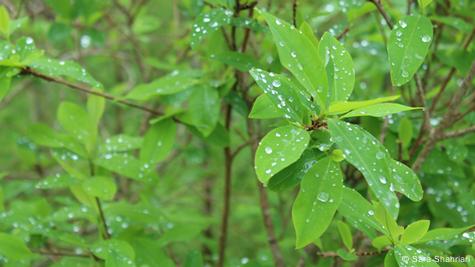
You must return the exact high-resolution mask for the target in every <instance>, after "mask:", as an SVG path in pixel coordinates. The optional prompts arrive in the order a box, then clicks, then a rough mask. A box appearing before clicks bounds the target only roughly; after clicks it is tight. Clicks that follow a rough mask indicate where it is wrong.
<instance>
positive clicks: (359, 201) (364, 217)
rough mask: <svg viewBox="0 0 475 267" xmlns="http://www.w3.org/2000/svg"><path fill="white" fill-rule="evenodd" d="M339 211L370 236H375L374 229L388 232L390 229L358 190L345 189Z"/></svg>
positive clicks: (384, 232) (354, 225)
mask: <svg viewBox="0 0 475 267" xmlns="http://www.w3.org/2000/svg"><path fill="white" fill-rule="evenodd" d="M338 212H339V213H341V215H343V216H344V217H345V218H346V220H347V221H348V222H349V223H350V224H351V225H352V226H353V227H355V228H357V229H359V230H361V231H362V232H364V233H365V234H366V235H368V236H374V233H373V230H377V231H379V232H380V233H383V234H388V231H387V230H386V229H384V228H383V227H382V225H381V224H380V223H379V222H378V220H376V218H375V216H374V209H373V206H371V204H370V203H369V202H368V201H367V200H366V199H365V198H363V197H362V196H361V195H360V194H359V193H358V192H357V191H356V190H354V189H350V188H344V189H343V198H342V201H341V204H340V206H339V207H338Z"/></svg>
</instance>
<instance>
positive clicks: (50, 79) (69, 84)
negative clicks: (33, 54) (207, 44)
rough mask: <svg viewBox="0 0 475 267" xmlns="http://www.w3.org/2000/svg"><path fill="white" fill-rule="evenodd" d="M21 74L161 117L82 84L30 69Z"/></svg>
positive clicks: (156, 113)
mask: <svg viewBox="0 0 475 267" xmlns="http://www.w3.org/2000/svg"><path fill="white" fill-rule="evenodd" d="M22 74H30V75H33V76H35V77H37V78H40V79H42V80H45V81H48V82H54V83H58V84H62V85H65V86H67V87H69V88H71V89H74V90H77V91H80V92H83V93H86V94H90V95H96V96H100V97H103V98H105V99H107V100H111V101H113V102H117V103H120V104H123V105H126V106H129V107H131V108H135V109H139V110H142V111H145V112H148V113H152V114H154V115H157V116H160V115H163V113H162V112H159V111H157V110H154V109H151V108H149V107H146V106H142V105H139V104H135V103H133V102H130V101H128V100H125V99H121V98H118V97H115V96H113V95H109V94H107V93H104V92H100V91H97V90H94V89H93V88H91V87H88V86H86V85H83V84H76V83H72V82H69V81H66V80H64V79H61V78H57V77H52V76H48V75H46V74H43V73H41V72H39V71H37V70H34V69H32V68H30V67H25V68H23V69H22Z"/></svg>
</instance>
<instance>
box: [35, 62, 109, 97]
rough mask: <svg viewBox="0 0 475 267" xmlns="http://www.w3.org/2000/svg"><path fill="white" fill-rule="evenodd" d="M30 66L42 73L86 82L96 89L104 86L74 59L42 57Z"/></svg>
mask: <svg viewBox="0 0 475 267" xmlns="http://www.w3.org/2000/svg"><path fill="white" fill-rule="evenodd" d="M29 66H30V67H31V68H33V69H34V70H36V71H39V72H41V73H42V74H45V75H48V76H52V77H56V78H67V79H70V80H72V81H76V82H81V83H85V84H87V85H90V86H91V87H93V88H95V89H100V88H102V84H100V83H99V82H98V81H97V80H96V79H94V77H92V76H91V75H90V74H89V73H88V72H87V71H86V69H84V68H83V67H81V66H80V65H78V64H77V63H75V62H73V61H62V60H56V59H51V58H45V57H41V58H38V59H35V60H33V61H32V62H31V63H30V64H29Z"/></svg>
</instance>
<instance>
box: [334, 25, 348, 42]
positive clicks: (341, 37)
mask: <svg viewBox="0 0 475 267" xmlns="http://www.w3.org/2000/svg"><path fill="white" fill-rule="evenodd" d="M348 32H350V27H349V26H347V27H346V28H345V29H343V31H342V32H341V33H340V34H338V36H337V37H336V39H337V40H341V39H343V37H345V36H346V35H347V34H348Z"/></svg>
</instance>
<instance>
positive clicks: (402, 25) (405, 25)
mask: <svg viewBox="0 0 475 267" xmlns="http://www.w3.org/2000/svg"><path fill="white" fill-rule="evenodd" d="M399 25H400V26H401V28H403V29H404V28H406V27H407V23H406V22H405V21H404V20H401V21H399Z"/></svg>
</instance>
